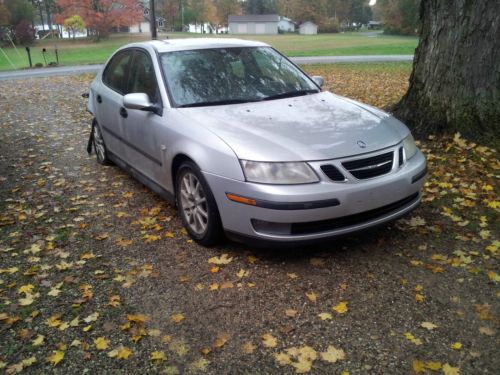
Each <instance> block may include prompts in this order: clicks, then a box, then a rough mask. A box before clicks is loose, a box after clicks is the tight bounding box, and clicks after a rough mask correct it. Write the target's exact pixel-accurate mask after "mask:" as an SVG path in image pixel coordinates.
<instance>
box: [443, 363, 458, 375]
mask: <svg viewBox="0 0 500 375" xmlns="http://www.w3.org/2000/svg"><path fill="white" fill-rule="evenodd" d="M443 373H444V375H459V374H460V368H459V367H452V366H450V364H449V363H445V364H444V365H443Z"/></svg>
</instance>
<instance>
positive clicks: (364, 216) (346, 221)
mask: <svg viewBox="0 0 500 375" xmlns="http://www.w3.org/2000/svg"><path fill="white" fill-rule="evenodd" d="M417 199H418V193H415V194H412V195H410V196H409V197H406V198H404V199H401V200H400V201H397V202H394V203H391V204H388V205H387V206H383V207H379V208H375V209H373V210H370V211H365V212H361V213H359V214H354V215H349V216H344V217H338V218H335V219H328V220H321V221H311V222H308V223H293V224H292V230H291V233H292V234H312V233H319V232H326V231H330V230H334V229H342V228H346V227H350V226H353V225H357V224H363V223H366V222H368V221H371V220H375V219H377V218H379V217H382V216H385V215H387V214H390V213H392V212H395V211H398V210H399V209H401V208H403V207H405V206H407V205H410V204H411V203H413V202H414V201H415V200H417Z"/></svg>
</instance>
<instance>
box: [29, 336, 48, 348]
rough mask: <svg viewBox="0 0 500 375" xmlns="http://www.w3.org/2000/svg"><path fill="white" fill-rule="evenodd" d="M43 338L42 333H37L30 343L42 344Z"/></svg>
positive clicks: (34, 344)
mask: <svg viewBox="0 0 500 375" xmlns="http://www.w3.org/2000/svg"><path fill="white" fill-rule="evenodd" d="M44 340H45V336H44V335H38V336H37V337H36V338H35V339H34V340H33V341H32V342H31V344H32V345H33V346H40V345H42V344H43V341H44Z"/></svg>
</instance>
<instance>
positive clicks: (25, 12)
mask: <svg viewBox="0 0 500 375" xmlns="http://www.w3.org/2000/svg"><path fill="white" fill-rule="evenodd" d="M4 3H5V5H6V6H7V9H8V11H9V13H10V25H12V26H17V25H18V24H19V23H20V22H21V21H23V20H27V21H30V22H31V21H32V20H33V15H34V10H33V5H32V4H31V3H30V2H28V1H27V0H6V1H5V2H4Z"/></svg>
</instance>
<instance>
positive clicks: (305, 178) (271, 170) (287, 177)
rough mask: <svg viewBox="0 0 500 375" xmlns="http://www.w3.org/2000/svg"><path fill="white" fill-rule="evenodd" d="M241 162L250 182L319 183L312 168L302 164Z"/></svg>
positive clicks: (281, 183) (282, 183)
mask: <svg viewBox="0 0 500 375" xmlns="http://www.w3.org/2000/svg"><path fill="white" fill-rule="evenodd" d="M240 162H241V166H242V168H243V173H245V178H246V179H247V181H250V182H258V183H262V184H280V185H291V184H308V183H312V182H318V181H319V179H318V176H316V174H315V173H314V171H313V170H312V169H311V167H309V165H307V164H306V163H302V162H295V163H266V162H260V161H249V160H241V161H240Z"/></svg>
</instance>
